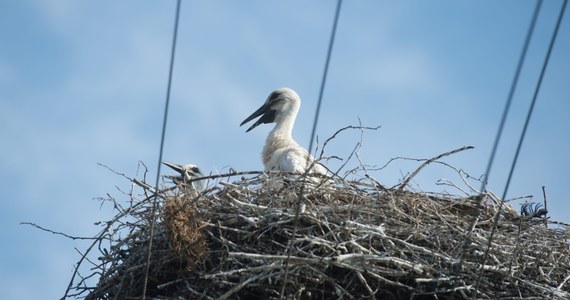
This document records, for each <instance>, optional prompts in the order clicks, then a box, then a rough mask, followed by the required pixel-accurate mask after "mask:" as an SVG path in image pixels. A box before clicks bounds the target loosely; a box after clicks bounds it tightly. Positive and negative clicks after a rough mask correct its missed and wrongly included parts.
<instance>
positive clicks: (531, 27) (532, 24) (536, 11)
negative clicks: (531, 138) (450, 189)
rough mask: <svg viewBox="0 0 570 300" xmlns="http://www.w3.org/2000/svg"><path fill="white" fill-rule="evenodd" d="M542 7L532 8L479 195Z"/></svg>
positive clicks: (501, 132)
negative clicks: (531, 14) (530, 18)
mask: <svg viewBox="0 0 570 300" xmlns="http://www.w3.org/2000/svg"><path fill="white" fill-rule="evenodd" d="M541 6H542V0H539V1H537V2H536V6H535V8H534V14H533V16H532V20H531V22H530V25H529V27H528V30H527V33H526V38H525V41H524V46H523V49H522V51H521V54H520V56H519V62H518V64H517V69H516V71H515V76H514V78H513V81H512V83H511V89H510V91H509V95H508V96H507V103H506V104H505V109H504V110H503V116H502V117H501V122H500V124H499V129H498V130H497V135H496V136H495V142H494V143H493V150H491V156H490V157H489V162H488V163H487V169H486V170H485V173H484V174H485V180H483V182H482V183H481V189H480V190H479V191H480V192H481V193H484V192H485V188H486V187H487V183H488V182H489V176H490V174H491V168H492V167H493V163H494V161H495V154H496V153H497V148H498V147H499V141H500V140H501V136H502V135H503V129H504V128H505V121H506V120H507V115H508V114H509V111H510V109H511V103H512V102H513V96H514V94H515V90H516V88H517V84H518V81H519V77H520V74H521V70H522V67H523V64H524V61H525V57H526V53H527V50H528V46H529V44H530V40H531V38H532V34H533V32H534V27H535V25H536V19H537V18H538V14H539V12H540V7H541Z"/></svg>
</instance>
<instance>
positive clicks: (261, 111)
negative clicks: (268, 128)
mask: <svg viewBox="0 0 570 300" xmlns="http://www.w3.org/2000/svg"><path fill="white" fill-rule="evenodd" d="M261 115H263V116H262V117H261V118H259V120H257V121H256V122H255V123H253V125H251V127H249V128H248V129H247V130H246V131H245V132H249V131H250V130H252V129H253V128H255V127H257V126H258V125H259V124H264V123H271V122H273V120H274V119H275V111H274V110H271V106H270V105H268V104H267V103H266V104H263V105H262V106H261V107H260V108H258V109H257V110H256V111H255V112H254V113H252V114H251V115H250V116H249V117H247V118H246V119H245V120H243V122H241V124H239V126H242V125H243V124H245V123H247V122H249V121H251V120H253V119H255V118H257V117H259V116H261Z"/></svg>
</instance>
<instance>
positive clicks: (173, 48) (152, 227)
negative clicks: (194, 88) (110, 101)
mask: <svg viewBox="0 0 570 300" xmlns="http://www.w3.org/2000/svg"><path fill="white" fill-rule="evenodd" d="M180 5H181V0H177V1H176V13H175V19H174V30H173V31H174V32H173V34H172V46H171V50H170V66H169V69H168V83H167V87H166V101H165V104H164V115H163V118H162V132H161V135H160V148H159V151H158V166H157V171H156V182H155V185H154V187H155V188H154V190H155V194H154V201H153V204H152V211H151V223H150V238H149V242H148V253H147V258H146V267H145V268H146V269H145V277H144V284H143V294H142V299H143V300H145V299H146V291H147V287H148V274H149V271H150V262H151V256H152V255H151V254H152V244H153V236H154V230H155V223H156V216H155V215H156V208H157V199H158V184H159V182H160V167H161V164H162V152H163V149H164V139H165V136H166V124H167V121H168V107H169V104H170V90H171V86H172V71H173V69H174V57H175V53H176V39H177V36H178V22H179V18H180Z"/></svg>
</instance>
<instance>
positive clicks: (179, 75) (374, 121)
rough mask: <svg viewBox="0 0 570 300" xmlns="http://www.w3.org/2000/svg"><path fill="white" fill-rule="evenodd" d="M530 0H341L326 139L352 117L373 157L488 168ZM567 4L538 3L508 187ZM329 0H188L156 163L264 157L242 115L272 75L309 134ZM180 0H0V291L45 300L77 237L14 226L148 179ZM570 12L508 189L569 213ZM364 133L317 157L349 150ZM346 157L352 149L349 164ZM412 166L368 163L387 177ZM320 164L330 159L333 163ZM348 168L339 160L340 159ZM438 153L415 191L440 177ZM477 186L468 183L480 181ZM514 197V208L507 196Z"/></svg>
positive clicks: (58, 219)
mask: <svg viewBox="0 0 570 300" xmlns="http://www.w3.org/2000/svg"><path fill="white" fill-rule="evenodd" d="M534 3H535V2H534V1H518V0H512V1H491V0H489V1H452V0H449V1H444V0H440V1H429V2H428V1H419V0H418V1H397V2H396V1H345V2H344V3H343V7H342V12H341V15H340V20H339V24H338V30H337V37H336V43H335V46H334V50H333V55H332V59H331V65H330V68H329V77H328V81H327V85H326V89H325V93H324V103H323V108H322V111H321V115H320V120H319V124H318V128H317V135H318V136H319V140H320V141H321V143H320V145H322V141H323V140H324V139H326V138H327V137H329V136H331V135H332V134H333V133H334V132H335V131H336V130H338V129H340V128H341V127H344V126H347V125H356V124H358V122H359V121H358V120H359V119H360V120H361V121H362V123H363V124H364V125H368V126H382V127H381V128H380V129H379V130H377V131H371V132H366V133H365V135H364V140H363V146H362V149H361V151H360V156H361V159H362V160H363V162H364V163H366V164H369V165H378V166H382V165H384V164H385V163H386V162H387V161H389V160H390V159H391V158H393V157H409V158H430V157H433V156H436V155H438V154H440V153H443V152H446V151H449V150H452V149H455V148H458V147H461V146H465V145H471V146H474V147H475V149H473V150H470V151H467V152H462V153H459V154H456V155H454V156H452V157H448V158H446V159H444V161H445V162H447V163H449V164H452V165H453V166H455V167H457V168H461V169H463V170H465V171H466V172H467V173H469V174H470V175H472V176H474V177H479V176H481V175H482V174H483V172H484V169H485V166H486V164H487V160H488V157H489V154H490V151H491V146H492V143H493V139H494V136H495V132H496V129H497V126H498V122H499V119H500V116H501V113H502V109H503V106H504V102H505V99H506V97H507V94H508V91H509V87H510V83H511V81H512V78H513V74H514V71H515V68H516V63H517V59H518V56H519V53H520V51H521V47H522V44H523V40H524V37H525V34H526V29H527V27H528V24H529V21H530V18H531V15H532V11H533V9H534ZM561 3H562V1H545V3H544V5H543V10H542V13H541V15H540V17H539V19H538V23H537V28H536V32H535V36H534V39H533V40H532V44H531V47H530V49H529V53H528V59H527V61H526V63H525V66H524V69H523V72H522V75H521V79H520V84H519V88H518V89H517V91H516V94H515V98H514V102H513V108H512V111H511V113H510V115H509V119H508V120H507V125H506V128H505V135H504V138H503V140H502V141H501V144H500V145H499V151H498V153H497V158H496V163H495V165H494V167H493V170H492V173H491V178H490V181H491V182H490V185H489V188H490V189H491V190H493V191H494V192H495V193H496V194H499V195H500V194H502V192H503V187H504V184H505V180H506V177H507V174H508V168H509V166H510V164H511V161H512V156H513V153H514V150H515V147H516V144H517V142H518V136H519V134H520V131H521V129H522V124H523V122H524V118H525V116H526V111H527V109H528V106H529V104H530V101H531V98H532V94H533V91H534V86H535V83H536V80H537V78H538V74H539V71H540V68H541V65H542V60H543V58H544V55H545V53H546V49H547V45H548V41H549V38H550V34H551V32H552V30H553V28H554V25H555V20H556V17H557V14H558V10H559V8H560V6H561ZM335 5H336V2H334V1H310V2H308V1H286V2H285V1H279V2H276V1H274V2H268V1H263V2H262V1H256V2H249V3H248V4H247V5H246V4H243V2H232V1H200V2H195V1H183V3H182V12H181V22H180V29H179V40H178V42H179V43H178V46H177V55H176V61H175V68H174V78H173V85H172V97H171V107H170V115H169V122H168V126H167V131H166V143H165V148H164V159H165V160H169V161H174V162H179V163H189V162H193V163H196V164H198V165H199V166H200V167H202V168H203V169H204V170H208V171H212V172H223V171H225V170H228V168H229V167H232V168H234V169H236V170H240V171H245V170H260V169H262V164H261V161H260V152H261V147H262V144H263V142H264V138H265V135H266V134H267V132H268V131H269V130H270V128H271V126H268V125H264V126H260V127H258V128H256V129H255V130H253V131H252V132H249V133H247V134H246V133H245V128H240V127H239V123H240V122H241V121H242V120H243V119H244V118H245V117H247V116H248V115H249V114H250V113H251V112H253V111H254V110H255V109H257V107H258V106H259V105H261V103H262V102H263V101H264V100H265V98H266V96H267V95H268V94H269V93H270V92H271V91H272V90H273V89H276V88H278V87H282V86H288V87H291V88H293V89H295V90H296V91H297V92H298V93H299V94H300V96H301V98H302V101H303V102H302V103H303V104H302V107H301V112H300V114H299V116H298V118H297V123H296V127H295V129H294V132H293V134H294V137H295V138H296V139H297V141H298V142H299V143H300V144H301V145H304V146H305V147H307V146H308V144H309V138H310V131H311V125H312V118H313V115H314V110H315V108H316V101H317V97H318V92H319V87H320V81H321V76H322V70H323V66H324V63H325V56H326V51H327V47H328V40H329V36H330V29H331V25H332V21H333V16H334V10H335ZM174 9H175V1H169V2H166V1H161V2H157V1H97V2H96V3H95V2H92V1H63V0H61V1H49V2H48V1H40V0H38V1H1V2H0V45H1V46H0V138H1V139H2V141H3V143H2V147H1V148H0V166H1V168H0V180H1V182H2V183H3V188H2V189H1V192H0V197H1V202H0V203H1V209H0V228H1V229H0V237H1V238H2V240H3V241H4V247H3V248H2V252H1V253H0V254H1V255H0V270H1V271H0V290H2V291H3V296H5V297H6V298H7V299H55V298H58V297H61V296H62V295H63V293H64V291H65V289H66V287H67V283H68V280H69V278H70V276H71V273H72V270H73V265H74V263H75V262H77V261H78V259H79V257H80V254H79V253H78V252H77V251H76V250H75V249H74V248H77V249H79V250H83V249H84V248H85V243H82V242H80V241H71V240H67V239H65V238H63V237H60V236H54V235H51V234H49V233H45V232H41V231H39V230H36V229H33V228H31V227H28V226H23V225H19V223H20V222H23V221H29V222H34V223H37V224H39V225H41V226H44V227H47V228H50V229H52V230H55V231H61V232H65V233H68V234H71V235H77V236H92V235H94V234H95V233H96V232H97V231H98V230H99V227H97V226H95V225H93V223H94V222H96V221H100V220H106V219H108V218H109V217H110V216H112V215H113V211H112V208H111V207H109V206H106V205H103V206H101V205H100V202H98V201H97V200H95V198H97V197H104V196H105V195H106V194H107V193H109V194H111V195H112V196H114V197H116V198H117V199H119V200H121V199H122V200H123V201H126V198H125V196H123V195H122V194H121V193H120V191H119V190H118V189H117V188H120V189H124V190H128V189H129V187H130V184H129V182H128V181H126V180H124V179H123V178H121V177H120V176H117V175H115V174H113V173H111V172H109V171H108V170H106V169H105V168H102V167H100V166H99V165H98V164H97V163H101V164H105V165H108V166H110V167H112V168H113V169H115V170H117V171H119V172H123V173H125V174H127V175H129V176H136V175H137V165H138V162H139V161H143V162H145V164H146V165H147V166H148V167H149V169H150V173H149V176H152V178H153V177H154V176H155V175H156V164H157V159H158V150H159V141H160V130H161V124H162V111H163V105H164V97H165V92H166V80H167V74H168V64H169V55H170V44H171V34H172V27H173V21H174ZM569 69H570V21H568V16H567V18H566V19H565V20H564V21H563V23H562V26H561V28H560V32H559V37H558V40H557V42H556V45H555V48H554V51H553V53H552V57H551V61H550V65H549V68H548V70H547V72H546V76H545V79H544V83H543V86H542V90H541V92H540V94H539V98H538V103H537V106H536V108H535V113H534V116H533V119H532V121H531V124H530V127H529V129H528V133H527V137H526V140H525V144H524V147H523V149H522V152H521V155H520V159H519V163H518V165H517V168H516V171H515V174H514V177H513V181H512V184H511V188H510V191H509V194H508V197H509V198H510V197H517V196H526V195H534V196H535V199H536V200H537V201H542V192H541V186H546V188H547V192H548V200H549V202H548V205H549V209H550V216H551V217H552V218H553V219H556V220H561V221H566V222H570V204H569V203H568V201H567V197H568V190H567V189H568V185H569V183H570V178H569V175H568V170H569V169H570V159H569V156H570V154H569V153H570V136H569V133H568V132H569V129H570V119H569V118H568V116H567V115H568V113H569V112H570V101H568V97H569V95H570V84H568V70H569ZM358 140H359V136H358V134H357V132H351V133H347V134H343V135H341V136H340V137H339V138H338V139H335V140H334V142H332V143H331V144H330V146H329V147H328V151H327V154H328V155H336V156H339V157H343V158H346V157H348V154H349V153H350V152H351V151H352V148H353V147H354V146H355V144H356V143H357V142H358ZM351 164H352V165H355V164H356V162H354V161H352V162H351ZM418 164H419V163H418V162H414V161H402V160H398V161H395V162H393V163H391V164H390V165H389V166H388V167H386V168H384V169H382V170H380V171H377V172H374V174H373V175H374V176H375V178H377V179H378V180H379V181H380V182H383V183H385V184H386V185H388V186H391V185H394V184H397V183H398V182H399V180H401V178H402V177H403V176H404V175H405V174H408V173H410V172H412V171H413V170H414V169H415V168H416V167H417V166H418ZM339 165H340V163H339V162H337V161H331V162H330V167H332V168H334V167H338V166H339ZM349 165H350V164H349ZM438 179H448V180H450V181H452V182H455V183H457V184H458V185H461V180H460V178H459V177H458V176H457V175H456V174H455V173H454V172H453V171H451V170H450V169H448V168H445V167H443V166H441V165H434V166H431V167H429V168H427V169H425V170H423V171H422V172H421V173H420V174H419V175H418V176H416V177H415V180H414V182H413V187H414V189H416V190H424V191H436V192H437V191H448V192H451V193H454V194H460V192H459V191H458V190H455V189H453V188H451V187H449V186H441V185H436V184H435V182H436V181H437V180H438ZM475 185H476V186H477V187H478V184H475ZM518 203H520V201H519V202H515V203H514V204H513V205H514V206H515V207H516V208H518V207H519V205H518Z"/></svg>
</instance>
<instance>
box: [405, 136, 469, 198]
mask: <svg viewBox="0 0 570 300" xmlns="http://www.w3.org/2000/svg"><path fill="white" fill-rule="evenodd" d="M473 148H474V147H472V146H464V147H461V148H458V149H455V150H452V151H449V152H445V153H443V154H440V155H438V156H436V157H433V158H430V159H428V160H427V161H426V162H424V163H423V164H421V165H420V166H419V167H418V168H417V169H416V170H415V171H414V172H413V173H412V174H411V175H410V176H408V177H407V178H406V179H405V180H404V182H402V184H401V185H400V187H399V188H398V191H402V190H404V188H405V187H406V186H407V185H408V183H409V182H410V180H412V178H414V176H416V175H417V174H418V173H419V172H420V171H421V170H422V169H423V168H424V167H425V166H427V165H429V164H430V163H432V162H434V161H436V160H438V159H440V158H442V157H445V156H449V155H452V154H455V153H457V152H461V151H465V150H469V149H473Z"/></svg>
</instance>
